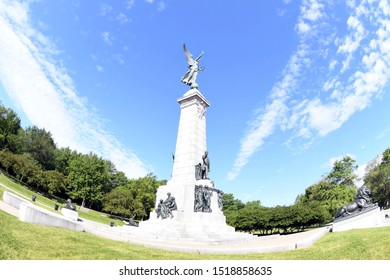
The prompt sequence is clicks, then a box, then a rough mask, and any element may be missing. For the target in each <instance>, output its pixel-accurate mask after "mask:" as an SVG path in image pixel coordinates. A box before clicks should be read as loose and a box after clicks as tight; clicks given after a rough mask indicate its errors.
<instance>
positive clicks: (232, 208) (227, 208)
mask: <svg viewBox="0 0 390 280" xmlns="http://www.w3.org/2000/svg"><path fill="white" fill-rule="evenodd" d="M244 207H245V203H243V202H242V201H241V200H239V199H235V198H234V195H233V194H231V193H225V194H223V213H224V215H225V216H226V223H227V224H228V225H230V226H232V227H235V228H237V226H238V224H237V223H238V219H239V217H238V211H239V210H240V209H242V208H244Z"/></svg>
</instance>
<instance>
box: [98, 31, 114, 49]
mask: <svg viewBox="0 0 390 280" xmlns="http://www.w3.org/2000/svg"><path fill="white" fill-rule="evenodd" d="M100 35H101V36H102V39H103V41H104V43H106V44H107V45H110V46H112V41H113V37H112V35H111V34H110V32H109V31H104V32H102V33H101V34H100Z"/></svg>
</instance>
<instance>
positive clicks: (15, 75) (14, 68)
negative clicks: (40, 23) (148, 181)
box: [0, 1, 150, 177]
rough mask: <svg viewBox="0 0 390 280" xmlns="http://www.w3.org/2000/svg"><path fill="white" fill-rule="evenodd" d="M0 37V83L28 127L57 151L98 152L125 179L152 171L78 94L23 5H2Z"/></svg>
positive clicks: (52, 47)
mask: <svg viewBox="0 0 390 280" xmlns="http://www.w3.org/2000/svg"><path fill="white" fill-rule="evenodd" d="M0 34H1V36H0V81H1V83H2V84H3V86H4V88H5V89H6V92H7V93H8V94H9V95H10V97H11V98H12V99H13V101H14V102H15V103H16V104H18V107H19V108H21V109H22V110H23V112H24V113H25V115H26V116H27V117H28V119H29V120H30V121H31V123H33V124H34V125H37V126H39V127H43V128H45V129H47V130H49V131H51V133H52V134H53V137H54V139H55V141H56V142H57V144H58V145H59V146H60V147H67V146H69V147H71V148H72V149H76V150H78V151H79V152H85V153H87V152H90V151H93V152H95V153H98V154H100V155H101V156H103V157H104V158H107V159H110V160H111V161H112V162H114V163H115V165H116V166H117V168H118V169H119V170H121V171H123V172H125V173H126V174H127V175H128V176H129V177H139V176H143V175H145V174H146V173H148V172H150V167H149V166H147V165H146V164H145V163H143V162H142V161H141V160H140V159H139V158H138V156H137V155H136V154H134V153H133V152H132V151H131V150H129V149H127V148H126V147H124V146H123V144H121V143H120V142H119V141H118V140H117V139H116V138H115V136H113V135H111V134H110V133H109V132H107V130H106V128H105V127H104V125H103V123H104V120H102V119H101V118H100V117H99V116H98V115H96V114H95V113H94V112H93V110H91V109H90V108H89V106H88V102H87V100H85V99H84V98H82V97H80V96H79V95H78V94H77V91H76V89H75V85H74V83H73V80H72V78H71V77H70V76H69V75H68V74H67V70H66V69H65V68H64V67H63V66H61V63H60V62H58V60H56V55H55V54H56V53H57V51H56V48H55V46H54V45H53V44H52V42H51V41H50V40H49V39H48V38H46V37H45V36H44V35H43V34H41V33H40V32H38V31H37V30H35V29H34V28H32V27H31V25H30V20H29V9H28V6H27V4H25V3H24V4H21V3H19V2H16V1H2V2H0ZM97 70H99V68H97Z"/></svg>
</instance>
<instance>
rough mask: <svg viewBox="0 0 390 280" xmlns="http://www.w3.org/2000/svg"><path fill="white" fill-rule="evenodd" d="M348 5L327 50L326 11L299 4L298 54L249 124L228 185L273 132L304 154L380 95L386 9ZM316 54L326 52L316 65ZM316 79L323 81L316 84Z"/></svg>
mask: <svg viewBox="0 0 390 280" xmlns="http://www.w3.org/2000/svg"><path fill="white" fill-rule="evenodd" d="M348 3H349V4H348V5H349V7H350V8H351V9H350V12H351V15H349V16H348V18H347V19H346V21H345V26H346V27H347V32H346V34H345V35H344V36H343V37H341V38H340V37H339V38H338V39H336V40H335V41H334V42H335V45H331V44H329V40H324V39H323V38H328V37H334V36H335V35H334V34H335V30H334V29H330V30H329V31H327V30H326V28H324V27H326V26H327V23H326V20H333V18H332V17H331V16H328V15H327V14H326V13H325V10H326V9H328V8H329V7H325V6H323V5H322V4H320V3H319V1H315V0H312V1H303V4H302V7H301V14H300V16H299V17H298V19H297V24H296V27H295V28H296V31H297V34H298V35H299V36H300V37H299V45H298V46H297V51H296V52H295V53H293V55H292V56H291V58H290V60H289V63H288V64H287V66H286V67H285V70H284V71H283V73H282V78H281V81H280V82H278V83H276V85H275V86H274V87H273V89H272V90H271V93H270V101H269V103H268V105H267V106H266V107H265V108H264V109H260V110H258V111H260V112H261V114H257V115H255V116H254V117H253V120H252V121H251V122H250V123H249V128H248V130H247V132H246V133H245V135H244V136H243V137H242V140H241V143H240V149H239V151H238V153H237V156H236V159H235V161H234V164H233V167H232V169H231V171H230V172H229V173H228V179H229V180H233V179H235V178H236V177H237V176H238V175H239V173H240V172H241V169H242V168H243V167H244V166H245V165H246V164H247V163H248V162H249V159H250V157H251V156H252V155H253V154H254V153H255V152H256V151H257V150H258V149H259V148H260V147H261V146H262V145H263V144H264V142H265V140H266V138H267V137H269V136H271V135H272V134H273V133H274V132H275V131H276V130H278V129H280V130H282V131H287V130H290V132H291V133H292V135H291V137H290V139H289V140H287V141H286V142H285V144H286V145H287V146H289V147H290V146H291V145H293V143H294V141H298V140H300V139H302V140H304V142H305V143H304V144H303V146H302V148H304V149H306V148H308V147H309V146H310V144H311V143H313V142H314V137H325V136H326V135H328V134H329V133H331V132H332V131H335V130H337V129H339V128H340V127H341V126H342V125H343V124H344V123H345V122H346V121H347V120H348V119H349V118H350V117H351V116H352V115H353V114H354V113H356V112H358V111H361V110H364V109H365V108H367V106H369V105H370V104H371V101H372V99H373V98H374V97H375V96H378V95H380V94H381V93H382V90H383V88H384V86H385V85H386V84H387V83H388V82H389V80H390V51H389V50H390V20H388V12H389V10H390V9H389V5H388V4H387V3H385V2H381V4H380V5H379V7H378V5H376V4H375V3H371V2H370V1H369V2H366V1H363V2H361V3H360V4H359V5H355V4H356V3H355V2H354V1H350V2H348ZM331 24H332V23H331ZM331 24H328V25H331ZM365 25H367V26H368V28H366V27H365ZM308 31H310V36H308V34H307V33H308ZM339 32H340V31H339ZM321 42H322V43H321ZM319 53H327V55H326V56H321V59H325V60H324V61H322V60H321V61H320V58H319V56H318V54H319ZM326 59H327V60H326ZM352 61H354V63H355V64H354V68H353V70H352V69H350V65H351V63H352ZM322 65H328V67H322ZM317 69H318V71H319V73H318V74H316V76H313V75H312V73H311V72H312V71H313V70H317ZM320 71H321V72H320ZM306 76H307V77H306ZM313 77H314V79H313ZM317 77H327V78H326V79H325V81H324V80H323V79H319V80H318V81H317V80H316V78H317ZM313 93H314V94H313Z"/></svg>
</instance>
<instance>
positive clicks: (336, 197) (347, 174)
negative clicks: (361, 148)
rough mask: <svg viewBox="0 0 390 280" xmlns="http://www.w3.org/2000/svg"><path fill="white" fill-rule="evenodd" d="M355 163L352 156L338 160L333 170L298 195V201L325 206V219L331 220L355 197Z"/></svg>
mask: <svg viewBox="0 0 390 280" xmlns="http://www.w3.org/2000/svg"><path fill="white" fill-rule="evenodd" d="M354 163H355V160H354V159H352V158H351V157H350V156H345V157H344V158H343V159H341V160H338V161H336V162H335V163H334V165H333V168H332V170H331V172H330V173H329V174H328V175H326V176H325V177H324V179H323V180H321V181H320V182H319V183H317V184H313V185H311V186H309V187H308V188H307V189H306V190H305V193H304V194H303V195H300V196H298V197H297V199H296V203H303V204H308V203H313V202H314V203H315V204H317V205H319V206H322V207H324V209H326V211H327V213H328V215H327V216H326V217H325V219H326V220H327V221H330V220H331V219H332V218H333V217H334V215H335V214H336V212H337V210H338V209H339V208H340V207H341V206H343V205H345V204H346V203H349V202H351V201H353V200H354V199H355V196H356V186H355V180H356V179H357V175H356V174H355V170H356V168H357V165H354ZM312 205H313V204H312Z"/></svg>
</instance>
